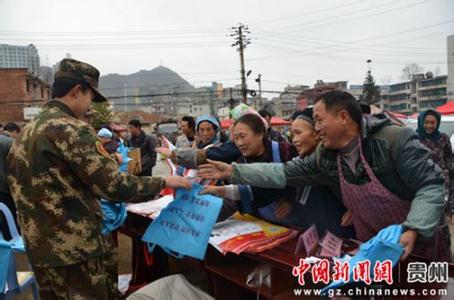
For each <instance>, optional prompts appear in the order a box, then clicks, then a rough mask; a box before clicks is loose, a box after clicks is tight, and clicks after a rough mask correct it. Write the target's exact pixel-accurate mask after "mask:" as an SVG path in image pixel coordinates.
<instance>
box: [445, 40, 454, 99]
mask: <svg viewBox="0 0 454 300" xmlns="http://www.w3.org/2000/svg"><path fill="white" fill-rule="evenodd" d="M447 44H448V79H447V96H448V101H453V100H454V34H453V35H450V36H448V43H447Z"/></svg>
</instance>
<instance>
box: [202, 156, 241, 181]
mask: <svg viewBox="0 0 454 300" xmlns="http://www.w3.org/2000/svg"><path fill="white" fill-rule="evenodd" d="M207 162H208V163H207V164H203V165H200V166H199V167H197V175H198V176H200V177H202V178H204V179H216V180H219V179H226V178H229V177H230V176H232V173H233V167H232V165H229V164H226V163H223V162H220V161H214V160H210V159H207Z"/></svg>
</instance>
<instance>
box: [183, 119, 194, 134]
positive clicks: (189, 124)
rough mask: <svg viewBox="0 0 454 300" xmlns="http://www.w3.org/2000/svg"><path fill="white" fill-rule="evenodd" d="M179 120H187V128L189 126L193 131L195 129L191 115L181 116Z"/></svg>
mask: <svg viewBox="0 0 454 300" xmlns="http://www.w3.org/2000/svg"><path fill="white" fill-rule="evenodd" d="M181 121H185V122H188V126H189V128H191V129H192V130H193V131H195V119H194V118H193V117H191V116H184V117H183V118H181Z"/></svg>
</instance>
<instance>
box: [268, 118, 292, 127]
mask: <svg viewBox="0 0 454 300" xmlns="http://www.w3.org/2000/svg"><path fill="white" fill-rule="evenodd" d="M289 124H290V123H289V122H287V121H286V120H284V119H282V118H279V117H272V118H271V126H282V125H289Z"/></svg>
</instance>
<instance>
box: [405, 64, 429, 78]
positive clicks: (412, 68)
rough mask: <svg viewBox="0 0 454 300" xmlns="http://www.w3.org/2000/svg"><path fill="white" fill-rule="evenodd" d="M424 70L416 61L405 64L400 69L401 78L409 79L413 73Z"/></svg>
mask: <svg viewBox="0 0 454 300" xmlns="http://www.w3.org/2000/svg"><path fill="white" fill-rule="evenodd" d="M422 72H424V68H423V67H421V66H420V65H418V64H417V63H411V64H406V65H405V67H404V68H403V69H402V75H401V78H402V80H411V79H412V78H413V75H415V74H418V73H422Z"/></svg>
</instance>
